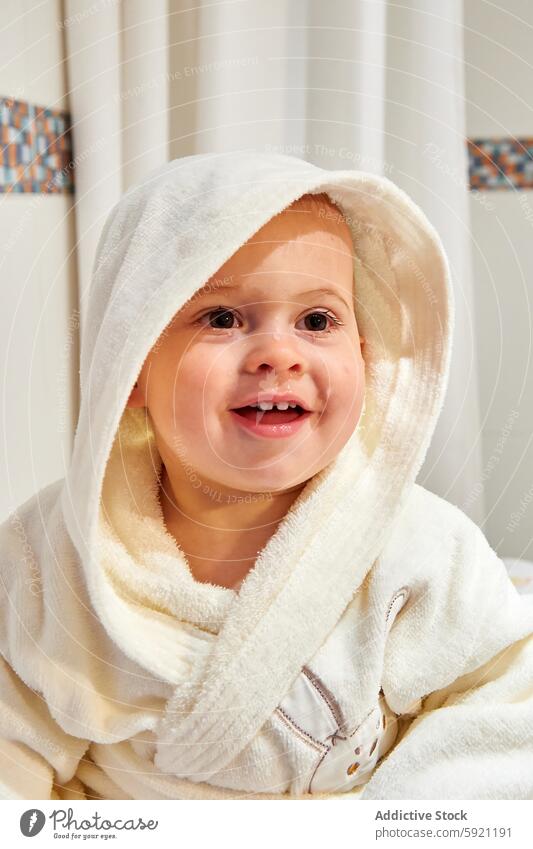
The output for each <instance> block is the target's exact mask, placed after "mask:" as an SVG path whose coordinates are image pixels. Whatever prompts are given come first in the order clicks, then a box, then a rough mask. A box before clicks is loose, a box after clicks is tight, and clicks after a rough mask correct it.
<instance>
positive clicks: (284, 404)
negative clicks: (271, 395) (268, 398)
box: [276, 401, 289, 410]
mask: <svg viewBox="0 0 533 849" xmlns="http://www.w3.org/2000/svg"><path fill="white" fill-rule="evenodd" d="M276 407H277V408H278V410H288V409H289V404H288V403H287V401H278V403H277V404H276Z"/></svg>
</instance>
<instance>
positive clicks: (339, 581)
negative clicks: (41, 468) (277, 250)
mask: <svg viewBox="0 0 533 849" xmlns="http://www.w3.org/2000/svg"><path fill="white" fill-rule="evenodd" d="M309 192H311V193H319V192H326V193H327V194H328V196H329V197H330V198H331V200H332V201H333V202H334V203H336V204H337V205H338V207H339V208H340V209H341V210H342V212H343V213H344V215H345V218H346V220H347V222H348V224H349V226H350V228H351V231H352V234H353V242H354V252H355V260H354V293H355V310H356V317H357V322H358V326H359V329H360V331H361V333H362V334H363V335H364V337H365V339H366V344H365V347H364V354H363V355H364V359H365V370H366V382H367V388H366V394H365V404H364V411H363V414H362V417H361V419H360V421H359V424H358V426H357V428H356V430H355V431H354V433H353V435H352V436H351V437H350V439H349V441H348V442H347V443H346V445H345V446H344V448H343V449H342V451H341V452H340V453H339V454H338V455H337V457H336V458H335V460H334V461H332V462H331V463H330V464H329V465H328V466H327V467H326V468H325V469H323V470H322V472H320V473H319V474H317V475H316V476H314V477H313V478H312V479H311V480H310V481H308V483H307V484H306V486H305V487H304V489H303V490H302V492H301V493H300V495H299V497H298V499H297V500H296V501H295V502H294V503H293V505H292V507H291V509H290V510H289V512H288V513H287V514H286V516H285V517H284V519H283V521H282V522H281V524H280V525H279V527H278V529H277V531H276V533H275V534H274V535H273V536H272V537H271V538H270V540H269V541H268V543H267V544H266V546H265V547H264V549H263V550H262V551H261V552H260V554H259V556H258V559H257V561H256V563H255V565H254V568H253V569H252V570H251V572H250V573H249V574H248V575H247V577H246V579H245V581H244V583H243V584H242V587H241V589H240V591H239V592H236V591H235V590H232V589H228V588H224V587H219V586H214V585H212V584H202V583H199V582H197V581H195V580H194V579H193V577H192V575H191V572H190V570H189V567H188V563H187V559H186V556H185V554H184V553H183V552H182V551H181V550H180V548H179V547H178V545H177V543H176V542H175V540H174V539H173V538H172V537H171V535H170V534H169V533H168V532H167V530H166V528H165V525H164V522H163V517H162V511H161V507H160V503H159V500H158V475H159V474H160V470H161V461H160V458H159V455H158V451H157V447H156V444H155V441H154V436H153V431H152V428H151V424H150V421H149V417H148V416H147V414H146V411H145V410H144V409H142V410H139V409H135V410H132V409H127V408H126V402H127V399H128V396H129V393H130V391H131V388H132V386H133V384H134V383H135V381H136V379H137V376H138V374H139V371H140V369H141V367H142V365H143V362H144V359H145V357H146V355H147V353H148V351H149V350H150V349H151V348H152V346H153V345H154V344H155V343H156V341H157V339H158V338H159V336H160V335H161V333H162V332H163V331H164V329H165V327H166V326H167V324H168V323H169V322H170V320H171V318H172V317H173V315H174V314H175V313H176V312H177V311H178V310H179V309H180V307H181V306H182V305H183V304H184V303H185V302H186V301H187V300H188V299H189V298H190V297H191V296H192V295H193V294H194V293H195V291H196V290H198V289H199V288H201V287H202V286H203V285H204V284H205V282H206V281H207V280H208V279H209V278H210V277H211V276H212V275H214V274H215V272H216V271H217V270H218V269H219V268H220V267H221V266H222V265H223V264H224V262H225V261H226V260H227V259H228V258H229V257H230V256H231V255H232V254H233V253H234V252H235V251H236V250H237V249H238V248H239V247H240V246H241V245H242V244H243V243H244V242H245V241H246V240H247V239H248V238H250V237H251V236H252V235H253V234H254V233H255V232H257V230H259V228H260V227H261V226H262V225H264V224H265V223H266V222H267V221H268V220H269V219H270V218H272V217H273V216H274V215H276V214H277V213H279V212H280V211H281V210H283V209H284V208H285V207H287V206H288V205H290V204H291V203H292V202H293V201H294V200H295V199H296V198H298V197H300V196H301V195H303V194H305V193H309ZM452 325H453V303H452V292H451V288H450V281H449V272H448V267H447V261H446V258H445V256H444V253H443V249H442V246H441V242H440V240H439V237H438V235H437V234H436V233H435V231H434V229H433V228H432V226H431V225H430V223H429V222H428V220H427V219H426V218H425V216H424V215H423V213H422V212H421V210H420V209H419V208H418V207H417V206H416V205H415V204H414V203H413V202H412V201H411V200H410V199H409V197H408V196H407V195H406V194H405V193H404V192H402V191H401V190H400V189H398V188H397V187H396V186H395V185H394V184H393V183H392V182H390V181H389V180H387V179H384V178H381V177H376V176H373V175H370V174H366V173H364V172H361V171H355V170H349V171H326V170H323V169H320V168H317V167H315V166H313V165H311V164H309V163H307V162H304V161H302V160H300V159H297V158H292V157H288V156H279V155H271V154H263V153H259V152H237V153H229V154H226V153H224V154H210V155H198V156H190V157H186V158H183V159H178V160H175V161H173V162H170V163H168V164H167V165H165V166H164V167H162V168H160V169H159V170H157V171H156V172H153V173H152V174H150V175H149V177H148V178H146V179H145V180H144V182H143V183H142V184H140V185H138V186H134V187H132V188H131V189H130V190H129V191H128V192H127V193H126V194H125V195H124V197H123V198H122V200H121V201H120V202H119V203H118V204H117V205H116V206H115V207H114V209H113V210H112V212H111V213H110V215H109V218H108V220H107V222H106V224H105V227H104V230H103V233H102V236H101V239H100V243H99V247H98V253H97V257H96V262H95V267H94V274H93V282H92V289H91V292H90V302H89V307H88V314H87V319H86V322H85V325H84V328H83V345H82V357H81V409H80V416H79V423H78V428H77V431H76V438H75V445H74V451H73V456H72V460H71V465H70V467H69V470H68V473H67V475H66V477H65V478H64V479H62V480H59V481H57V482H55V483H54V484H52V485H50V486H48V487H47V488H45V489H43V490H42V491H40V492H39V493H37V494H36V495H35V496H34V497H33V498H31V499H30V500H29V501H28V502H26V503H25V504H24V505H22V506H21V507H19V508H18V509H17V510H16V511H15V512H14V513H13V514H12V516H11V517H10V518H9V519H8V520H7V521H6V522H5V523H4V524H3V526H2V528H1V535H0V541H1V558H0V593H1V617H0V664H1V665H0V751H1V761H0V763H1V766H0V788H1V795H2V796H3V797H4V798H6V799H7V798H11V799H13V798H14V799H47V798H52V799H58V798H59V799H74V798H97V799H98V798H106V799H107V798H109V799H190V798H193V799H219V798H264V799H269V798H283V799H294V798H309V799H312V798H317V797H318V798H323V799H327V798H342V799H347V800H349V799H354V800H355V799H357V800H359V799H498V798H500V799H531V798H533V636H532V635H533V606H532V604H531V601H530V599H529V598H527V597H522V596H520V595H519V594H518V592H517V591H516V589H515V588H514V586H513V585H512V583H511V581H510V579H509V577H508V575H507V572H506V570H505V567H504V565H503V564H502V562H501V561H500V560H499V559H498V557H497V556H496V554H495V552H494V551H493V550H492V549H491V548H490V546H489V544H488V543H487V541H486V539H485V537H484V536H483V534H482V532H481V531H480V530H479V529H478V528H477V527H476V526H475V525H474V524H473V523H472V522H471V521H470V520H469V519H468V518H467V517H466V516H465V515H464V514H463V513H462V512H461V511H460V510H459V509H457V508H456V507H455V506H453V505H451V504H449V503H447V502H446V501H445V500H443V499H441V498H439V497H437V496H435V495H434V494H432V493H430V492H428V491H427V490H425V489H424V488H422V487H421V486H420V485H418V484H416V483H415V479H416V475H417V473H418V472H419V470H420V467H421V465H422V462H423V460H424V456H425V454H426V451H427V448H428V444H429V441H430V439H431V436H432V433H433V430H434V427H435V423H436V419H437V417H438V414H439V411H440V409H441V406H442V402H443V397H444V393H445V388H446V382H447V375H448V367H449V359H450V350H451V335H452Z"/></svg>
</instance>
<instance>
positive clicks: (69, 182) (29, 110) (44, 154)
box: [0, 97, 74, 194]
mask: <svg viewBox="0 0 533 849" xmlns="http://www.w3.org/2000/svg"><path fill="white" fill-rule="evenodd" d="M69 128H70V116H69V114H68V113H67V112H61V111H60V110H57V109H47V108H46V107H44V106H33V105H32V104H30V103H27V102H26V101H24V100H14V99H13V98H8V97H0V133H1V137H2V151H1V154H0V156H1V158H0V192H17V193H19V192H34V193H35V192H37V193H40V194H43V193H44V194H48V193H50V194H52V193H53V194H57V193H63V194H70V193H72V192H73V191H74V181H73V174H72V171H73V162H72V140H71V134H70V130H69Z"/></svg>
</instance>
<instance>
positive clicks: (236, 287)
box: [200, 283, 352, 310]
mask: <svg viewBox="0 0 533 849" xmlns="http://www.w3.org/2000/svg"><path fill="white" fill-rule="evenodd" d="M245 288H246V287H244V286H242V284H238V283H233V284H228V285H224V286H220V287H218V288H216V287H213V290H212V291H208V292H205V293H203V294H204V296H205V297H207V296H208V295H215V294H219V295H225V294H230V293H233V292H239V293H240V294H242V295H243V296H245ZM200 291H201V290H200ZM312 295H313V296H317V297H321V298H327V297H329V298H335V299H336V300H337V301H339V302H340V303H341V304H342V305H343V306H345V307H346V309H349V310H350V309H352V306H351V305H350V304H349V303H348V301H347V300H346V299H345V298H343V297H342V295H340V294H339V293H338V292H336V291H335V290H334V289H328V288H327V287H326V288H317V289H307V290H306V291H305V292H298V293H296V294H294V295H293V297H294V300H295V301H297V300H298V298H306V297H310V296H312Z"/></svg>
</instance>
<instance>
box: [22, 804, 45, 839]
mask: <svg viewBox="0 0 533 849" xmlns="http://www.w3.org/2000/svg"><path fill="white" fill-rule="evenodd" d="M45 822H46V817H45V815H44V814H43V812H42V811H40V810H39V809H38V808H30V809H29V811H24V813H23V814H22V816H21V818H20V830H21V832H22V833H23V835H24V837H35V835H36V834H39V832H40V831H41V830H42V828H43V826H44V824H45Z"/></svg>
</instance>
